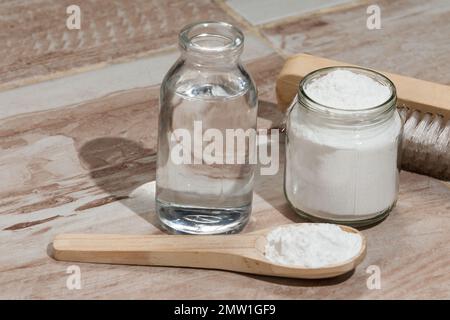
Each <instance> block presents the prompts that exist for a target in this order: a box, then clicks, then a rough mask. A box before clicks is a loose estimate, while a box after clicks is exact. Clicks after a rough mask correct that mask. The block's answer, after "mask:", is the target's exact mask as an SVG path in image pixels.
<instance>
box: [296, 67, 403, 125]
mask: <svg viewBox="0 0 450 320" xmlns="http://www.w3.org/2000/svg"><path fill="white" fill-rule="evenodd" d="M336 70H345V71H350V72H352V73H354V74H357V75H364V76H366V77H369V78H370V79H372V80H374V81H375V82H377V83H378V84H381V85H382V86H384V87H386V88H387V89H389V93H388V96H387V98H386V99H384V100H383V101H382V102H381V103H377V104H375V105H364V106H361V107H356V108H355V107H352V108H345V107H344V108H342V107H337V106H333V105H329V104H324V103H320V102H318V101H316V100H315V99H313V98H312V97H311V96H310V95H308V93H307V86H309V85H310V84H311V83H313V82H314V81H316V80H317V79H320V78H321V77H324V76H326V75H327V74H330V73H331V72H333V71H336ZM298 102H299V103H301V104H302V105H303V106H304V107H306V108H307V109H309V110H312V111H316V112H318V113H322V114H324V115H328V116H335V117H345V118H359V119H361V120H364V119H365V118H373V117H377V116H379V115H382V114H386V113H389V111H391V110H392V109H394V108H395V106H396V102H397V97H396V89H395V86H394V84H393V83H392V81H391V80H389V79H388V78H387V77H386V76H384V75H383V74H381V73H379V72H376V71H373V70H370V69H365V68H360V67H353V66H339V67H327V68H322V69H318V70H315V71H313V72H311V73H309V74H307V75H306V76H305V77H304V78H303V80H302V81H301V82H300V84H299V89H298Z"/></svg>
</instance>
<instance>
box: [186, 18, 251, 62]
mask: <svg viewBox="0 0 450 320" xmlns="http://www.w3.org/2000/svg"><path fill="white" fill-rule="evenodd" d="M243 44H244V36H243V34H242V32H241V31H240V30H239V29H237V28H236V27H234V26H232V25H230V24H227V23H224V22H214V21H211V22H201V23H196V24H192V25H189V26H187V27H185V28H184V29H183V30H182V31H181V32H180V35H179V47H180V51H181V52H182V58H183V59H184V60H186V62H187V63H192V64H194V65H197V66H215V67H218V66H221V67H226V66H235V65H237V63H238V61H239V57H240V55H241V53H242V50H243Z"/></svg>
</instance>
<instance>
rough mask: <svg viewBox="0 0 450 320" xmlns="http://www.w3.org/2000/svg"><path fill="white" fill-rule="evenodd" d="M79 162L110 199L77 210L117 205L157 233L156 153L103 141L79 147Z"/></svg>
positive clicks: (128, 143)
mask: <svg viewBox="0 0 450 320" xmlns="http://www.w3.org/2000/svg"><path fill="white" fill-rule="evenodd" d="M78 153H79V158H80V160H81V163H82V165H83V167H85V168H86V169H88V170H89V175H90V177H91V178H92V180H93V181H94V182H95V184H96V185H97V186H98V187H99V188H100V189H102V190H103V191H104V192H105V193H107V194H109V196H107V197H104V198H102V199H99V200H95V201H93V202H90V203H87V204H85V205H83V206H82V207H80V208H78V209H77V210H78V211H79V210H84V209H88V208H90V207H95V206H98V205H102V204H106V203H109V202H113V201H120V202H121V203H122V204H123V205H125V206H126V207H128V208H129V209H130V210H131V211H133V212H134V213H135V214H137V215H138V216H139V217H141V218H142V219H144V220H146V221H147V222H149V223H150V224H152V225H153V226H154V227H156V228H158V229H159V230H161V231H162V230H163V229H162V228H161V226H160V224H159V221H158V218H157V216H156V212H155V181H154V180H155V175H156V150H154V149H151V148H145V147H144V146H143V145H142V144H141V143H138V142H136V141H133V140H129V139H125V138H120V137H102V138H97V139H93V140H90V141H88V142H86V143H85V144H83V145H82V147H81V148H80V150H79V152H78Z"/></svg>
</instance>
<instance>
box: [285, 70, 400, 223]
mask: <svg viewBox="0 0 450 320" xmlns="http://www.w3.org/2000/svg"><path fill="white" fill-rule="evenodd" d="M335 70H348V71H351V72H353V73H356V74H360V75H365V76H367V77H370V78H371V79H372V80H374V81H376V82H378V83H380V84H382V85H383V86H386V87H387V88H388V89H389V91H390V96H389V97H388V98H387V99H386V101H384V102H383V103H381V104H380V105H377V106H371V107H369V108H361V109H351V108H349V109H339V108H334V107H333V106H326V105H322V104H320V103H318V102H316V101H314V100H313V99H312V98H311V97H309V96H308V94H307V93H306V89H305V88H306V87H307V86H308V85H309V84H310V83H312V82H314V81H316V80H317V79H318V78H320V77H323V76H326V75H327V74H328V73H330V72H333V71H335ZM396 102H397V97H396V90H395V86H394V84H393V83H392V82H391V81H390V80H389V79H388V78H386V77H385V76H384V75H382V74H380V73H377V72H375V71H372V70H368V69H363V68H357V67H330V68H323V69H319V70H316V71H314V72H312V73H310V74H308V75H307V76H305V77H304V78H303V80H302V81H301V82H300V85H299V90H298V94H297V97H296V99H294V102H293V104H292V105H291V108H290V110H289V112H288V115H287V117H288V118H287V123H286V166H285V180H284V191H285V195H286V198H287V200H288V202H289V204H290V205H291V207H292V208H293V209H294V210H295V211H296V212H297V213H298V214H299V215H301V216H303V217H305V218H307V219H309V220H313V221H319V222H331V223H339V224H348V225H354V226H363V225H369V224H373V223H375V222H377V221H380V220H382V219H383V218H384V217H386V216H387V215H388V214H389V212H390V211H391V209H392V208H393V207H394V205H395V202H396V200H397V195H398V180H399V178H398V177H399V156H400V153H399V148H400V141H401V134H402V129H403V123H402V119H401V118H400V115H399V113H398V111H397V109H396Z"/></svg>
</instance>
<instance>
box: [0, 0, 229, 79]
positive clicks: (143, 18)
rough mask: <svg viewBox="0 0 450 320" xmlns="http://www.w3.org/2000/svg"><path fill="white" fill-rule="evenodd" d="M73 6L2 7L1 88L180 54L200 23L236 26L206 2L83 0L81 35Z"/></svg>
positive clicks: (46, 2) (46, 0) (49, 0)
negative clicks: (188, 28)
mask: <svg viewBox="0 0 450 320" xmlns="http://www.w3.org/2000/svg"><path fill="white" fill-rule="evenodd" d="M71 4H73V1H70V0H60V1H53V0H43V1H2V2H1V3H0V41H1V43H2V46H1V47H0V79H1V80H0V85H2V86H4V85H6V84H8V83H9V84H11V83H13V84H14V83H16V84H20V83H21V82H22V83H26V82H29V81H33V80H36V79H42V78H46V77H47V76H51V75H52V74H54V73H61V72H66V71H69V70H72V71H73V69H77V68H89V66H91V65H94V64H103V65H104V64H107V63H110V62H112V61H117V60H120V59H122V60H123V59H125V58H127V59H130V58H132V57H136V56H140V55H148V54H149V53H151V52H154V51H161V50H165V49H168V48H176V46H177V36H178V32H179V30H180V28H182V27H183V26H184V25H186V24H188V23H191V22H194V21H198V20H225V21H228V22H232V23H236V22H235V21H234V20H233V19H232V18H231V17H230V16H228V15H226V14H225V13H224V12H223V10H222V9H220V7H219V6H217V5H216V4H214V3H213V2H211V1H208V0H196V1H183V0H168V1H161V0H151V1H148V0H133V1H96V0H80V1H77V2H76V4H77V5H78V6H79V7H80V10H81V29H80V30H69V29H67V27H66V19H67V17H68V15H67V14H66V8H67V7H68V6H69V5H71Z"/></svg>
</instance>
